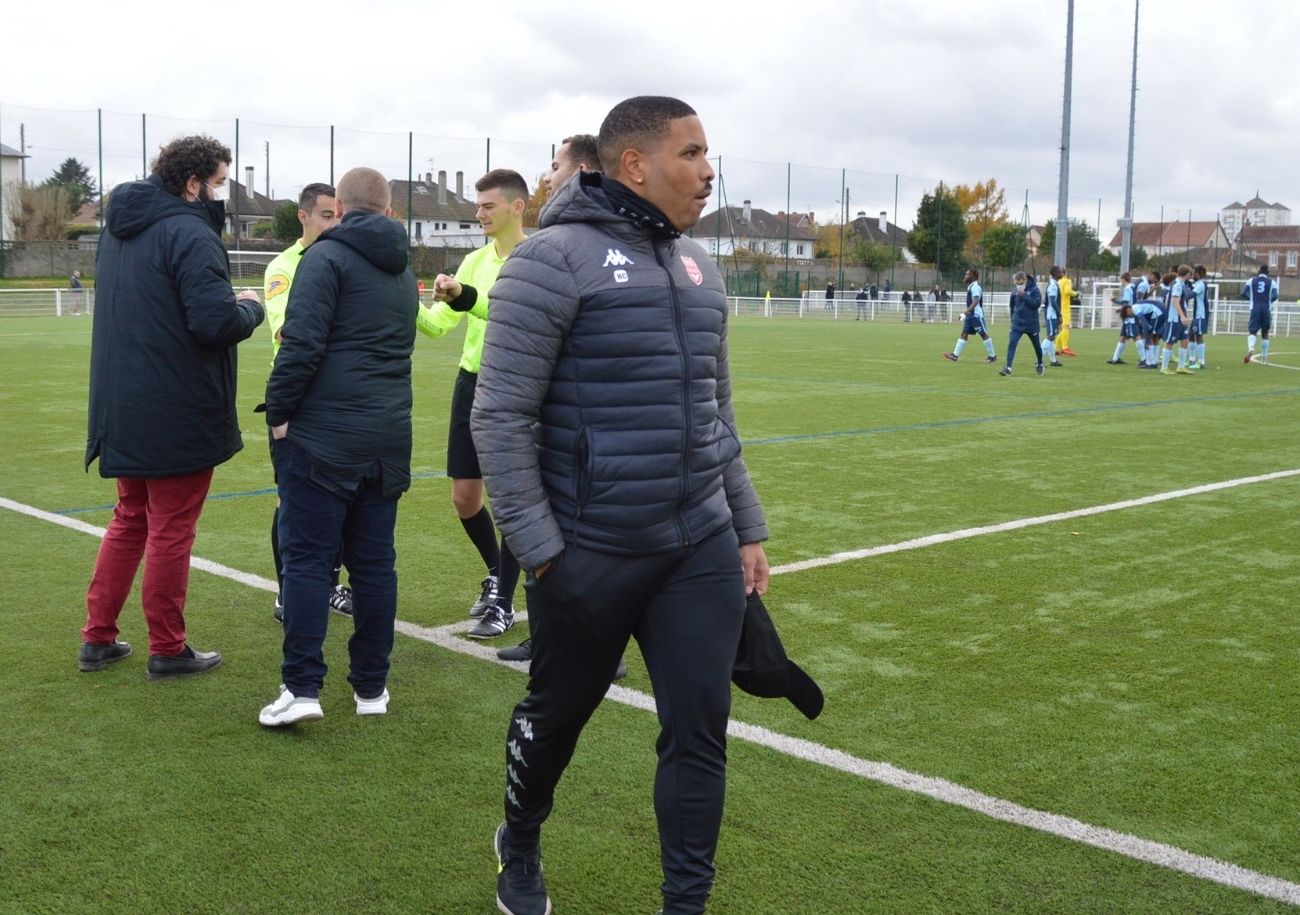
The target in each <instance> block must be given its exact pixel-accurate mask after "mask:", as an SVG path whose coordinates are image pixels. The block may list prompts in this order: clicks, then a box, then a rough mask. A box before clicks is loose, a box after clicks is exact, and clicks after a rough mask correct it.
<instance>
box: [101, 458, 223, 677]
mask: <svg viewBox="0 0 1300 915" xmlns="http://www.w3.org/2000/svg"><path fill="white" fill-rule="evenodd" d="M211 483H212V468H208V469H207V470H201V471H199V472H198V473H192V474H189V475H188V476H183V477H153V478H149V479H140V478H120V479H118V481H117V507H116V508H114V509H113V520H112V521H110V522H109V524H108V532H107V533H106V534H105V535H104V541H103V543H101V544H100V547H99V556H98V558H96V560H95V573H94V575H93V576H92V577H91V579H90V587H89V588H88V589H87V591H86V626H85V628H84V629H82V630H81V637H82V640H83V641H86V642H94V643H100V644H106V643H109V642H112V641H114V640H115V639H116V638H117V635H118V631H119V630H118V628H117V617H118V615H119V614H120V613H121V612H122V606H123V604H125V603H126V598H127V596H128V595H129V594H130V593H131V585H132V583H133V582H134V581H135V573H136V570H137V569H139V567H140V560H141V559H142V558H143V559H144V580H143V581H142V582H141V584H140V602H141V603H142V604H143V605H144V618H145V621H146V622H147V623H148V626H149V654H151V655H153V654H158V655H177V654H180V653H181V652H182V651H183V650H184V649H185V593H186V590H187V589H188V588H189V583H190V549H191V548H192V547H193V546H194V526H195V525H196V524H197V523H198V520H199V514H200V513H201V512H202V511H203V500H204V499H205V498H207V495H208V487H209V486H210V485H211Z"/></svg>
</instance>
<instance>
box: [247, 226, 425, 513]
mask: <svg viewBox="0 0 1300 915" xmlns="http://www.w3.org/2000/svg"><path fill="white" fill-rule="evenodd" d="M407 255H408V250H407V240H406V232H405V230H404V229H403V228H402V226H401V225H400V224H399V223H397V222H396V221H395V220H393V219H390V218H388V217H387V216H381V215H376V214H371V213H361V212H357V211H353V212H350V213H347V214H345V215H344V217H343V221H342V222H341V223H339V224H338V225H337V226H335V227H333V228H331V229H329V230H327V231H326V232H324V233H322V235H321V236H320V238H318V239H317V240H316V242H315V243H314V244H312V246H311V247H309V248H308V249H307V251H306V252H305V253H304V254H303V256H302V261H301V262H300V263H299V265H298V270H297V272H296V273H295V274H294V278H293V286H292V288H291V289H290V290H289V304H288V306H287V310H286V312H285V320H284V328H283V329H282V331H281V341H280V352H279V354H278V355H277V356H276V357H275V367H274V368H272V369H271V378H270V380H269V381H268V382H267V384H266V421H267V424H268V425H271V426H278V425H280V424H282V423H285V422H288V423H289V438H291V439H293V441H295V442H296V443H297V444H299V445H300V446H302V447H303V448H304V449H306V450H307V452H308V453H310V454H311V456H312V459H313V461H315V462H317V463H318V464H319V465H320V466H321V467H322V468H324V469H325V470H327V471H328V472H329V473H330V475H331V476H334V477H336V478H337V479H340V480H360V479H361V477H362V476H363V475H364V474H365V473H366V471H367V469H369V468H371V467H372V466H373V465H374V463H375V462H376V461H378V462H379V464H380V467H381V468H382V473H383V489H384V492H385V494H389V495H392V494H396V493H400V492H404V491H405V490H406V489H407V488H408V487H409V486H410V483H411V351H412V349H413V348H414V346H415V315H416V311H417V310H418V308H419V292H418V290H417V288H416V281H415V274H414V273H413V272H412V271H411V269H410V267H408V266H407Z"/></svg>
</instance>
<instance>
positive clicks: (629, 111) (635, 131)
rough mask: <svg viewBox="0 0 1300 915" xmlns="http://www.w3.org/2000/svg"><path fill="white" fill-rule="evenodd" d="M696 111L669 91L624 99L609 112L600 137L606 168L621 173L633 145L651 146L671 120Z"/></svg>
mask: <svg viewBox="0 0 1300 915" xmlns="http://www.w3.org/2000/svg"><path fill="white" fill-rule="evenodd" d="M694 115H695V109H694V108H692V107H691V106H690V105H688V104H686V103H685V102H683V101H682V100H681V99H675V98H670V97H668V96H666V95H638V96H635V97H633V98H630V99H624V100H623V101H621V102H619V103H618V104H617V105H615V106H614V107H613V108H611V109H610V111H609V114H607V115H605V120H604V121H603V122H602V123H601V125H600V136H599V137H598V138H597V140H596V145H597V149H598V150H599V151H600V164H601V167H602V169H604V171H606V172H608V173H609V174H611V175H617V174H618V169H619V160H620V159H621V158H622V157H623V153H624V152H625V151H626V150H627V149H629V148H630V147H636V148H638V149H645V150H647V151H648V150H649V149H650V148H651V147H652V145H653V144H654V143H655V141H657V140H658V139H659V138H660V137H662V136H663V135H664V134H665V133H667V132H668V124H669V123H670V122H672V121H675V120H677V119H678V118H689V117H693V116H694Z"/></svg>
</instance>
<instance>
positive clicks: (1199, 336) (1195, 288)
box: [1187, 264, 1210, 370]
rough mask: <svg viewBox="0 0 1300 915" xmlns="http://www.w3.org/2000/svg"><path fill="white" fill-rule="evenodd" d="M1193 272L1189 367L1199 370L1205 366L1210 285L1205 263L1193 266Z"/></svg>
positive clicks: (1189, 329)
mask: <svg viewBox="0 0 1300 915" xmlns="http://www.w3.org/2000/svg"><path fill="white" fill-rule="evenodd" d="M1192 274H1193V275H1194V276H1195V277H1196V279H1195V280H1194V281H1193V282H1192V310H1191V313H1190V314H1189V315H1188V317H1190V318H1191V319H1192V326H1191V327H1190V328H1188V332H1187V333H1188V336H1189V337H1190V338H1191V343H1190V344H1189V348H1190V349H1191V361H1190V362H1188V363H1187V367H1188V368H1189V369H1198V370H1199V369H1203V368H1205V330H1206V327H1207V325H1208V324H1209V322H1210V296H1209V293H1210V287H1209V285H1208V284H1207V283H1206V282H1205V277H1206V272H1205V265H1204V264H1197V265H1196V266H1195V267H1193V268H1192Z"/></svg>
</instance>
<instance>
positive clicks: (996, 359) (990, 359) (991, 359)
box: [984, 356, 998, 362]
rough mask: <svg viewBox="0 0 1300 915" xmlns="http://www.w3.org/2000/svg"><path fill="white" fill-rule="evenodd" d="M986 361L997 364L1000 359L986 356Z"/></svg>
mask: <svg viewBox="0 0 1300 915" xmlns="http://www.w3.org/2000/svg"><path fill="white" fill-rule="evenodd" d="M984 361H985V362H997V361H998V357H997V356H985V357H984Z"/></svg>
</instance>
